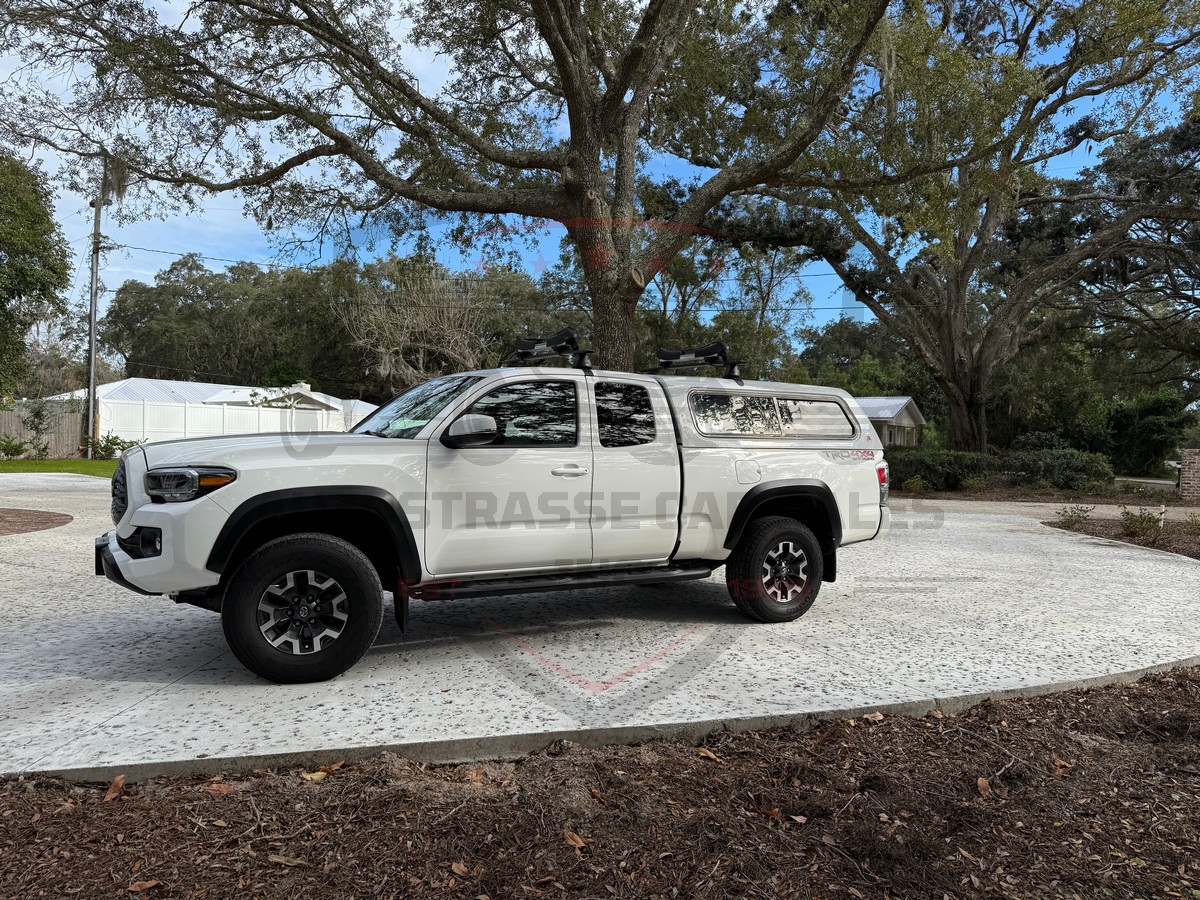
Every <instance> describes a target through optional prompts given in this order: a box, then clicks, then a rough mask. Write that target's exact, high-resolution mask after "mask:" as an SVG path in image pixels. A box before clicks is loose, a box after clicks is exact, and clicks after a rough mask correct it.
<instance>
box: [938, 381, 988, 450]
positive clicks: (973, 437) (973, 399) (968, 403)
mask: <svg viewBox="0 0 1200 900" xmlns="http://www.w3.org/2000/svg"><path fill="white" fill-rule="evenodd" d="M945 394H946V409H947V412H948V413H949V417H950V428H949V433H948V434H947V435H946V441H947V444H948V445H949V447H950V449H951V450H973V451H975V452H978V453H983V452H986V451H987V396H986V395H985V394H984V393H983V392H982V391H979V390H978V389H975V390H971V391H969V392H963V391H945Z"/></svg>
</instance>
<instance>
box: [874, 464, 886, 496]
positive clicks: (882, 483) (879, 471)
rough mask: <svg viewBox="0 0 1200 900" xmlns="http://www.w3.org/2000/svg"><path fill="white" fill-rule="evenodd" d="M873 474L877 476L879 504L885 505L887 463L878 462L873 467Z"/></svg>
mask: <svg viewBox="0 0 1200 900" xmlns="http://www.w3.org/2000/svg"><path fill="white" fill-rule="evenodd" d="M875 474H876V475H878V476H879V505H880V506H887V502H888V476H889V473H888V464H887V463H885V462H882V463H880V464H879V465H877V466H876V467H875Z"/></svg>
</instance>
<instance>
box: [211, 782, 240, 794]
mask: <svg viewBox="0 0 1200 900" xmlns="http://www.w3.org/2000/svg"><path fill="white" fill-rule="evenodd" d="M204 789H205V790H206V791H208V792H209V793H210V794H212V795H213V796H219V795H221V794H232V793H233V792H234V791H236V790H237V785H236V784H227V783H225V782H224V781H214V782H213V783H212V784H206V785H205V786H204Z"/></svg>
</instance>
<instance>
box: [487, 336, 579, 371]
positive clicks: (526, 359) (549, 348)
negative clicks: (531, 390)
mask: <svg viewBox="0 0 1200 900" xmlns="http://www.w3.org/2000/svg"><path fill="white" fill-rule="evenodd" d="M591 353H592V351H591V350H583V349H581V348H580V346H579V334H578V332H576V331H575V329H574V328H564V329H563V330H562V331H560V332H558V334H552V335H550V337H547V338H517V350H516V352H515V353H513V355H512V356H510V357H509V358H508V359H506V360H504V362H502V363H501V364H500V365H501V366H504V367H506V368H507V367H510V366H531V365H534V364H535V363H538V362H541V361H542V360H544V359H558V358H562V359H565V360H566V361H567V362H569V363H570V364H571V367H572V368H574V369H583V370H584V371H590V370H591V368H592V359H591Z"/></svg>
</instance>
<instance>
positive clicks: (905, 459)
mask: <svg viewBox="0 0 1200 900" xmlns="http://www.w3.org/2000/svg"><path fill="white" fill-rule="evenodd" d="M887 460H888V464H889V465H890V466H891V471H892V478H893V480H894V481H896V482H897V483H898V484H901V485H903V484H904V483H905V482H907V481H909V480H910V479H914V478H919V479H921V481H922V482H924V483H925V484H927V485H928V486H929V487H930V489H932V490H935V491H957V490H961V489H962V488H963V485H964V483H965V482H966V481H967V480H969V479H976V480H979V481H983V482H985V483H986V481H987V477H988V476H989V475H990V474H992V473H993V472H996V471H998V468H999V460H998V458H997V457H996V456H993V455H990V454H987V453H970V452H967V451H962V450H927V449H925V448H924V447H892V448H890V449H889V450H888V451H887Z"/></svg>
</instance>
